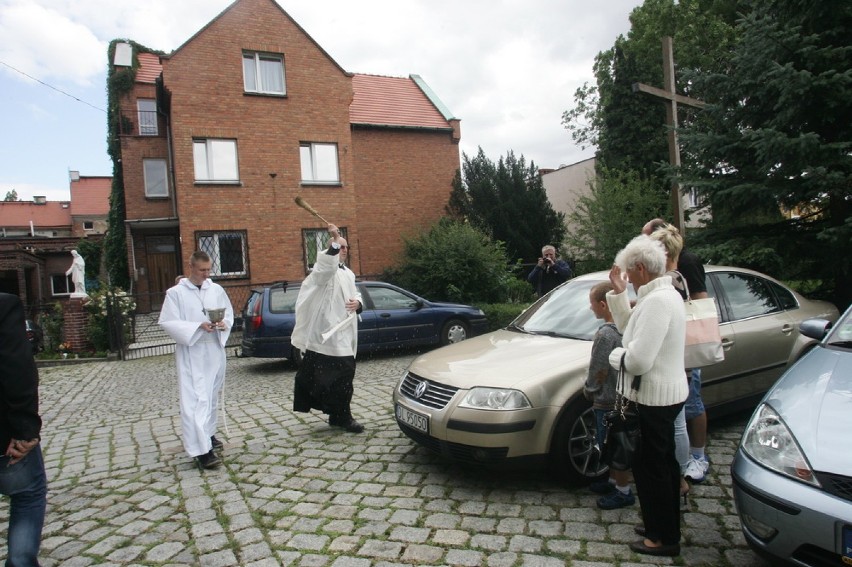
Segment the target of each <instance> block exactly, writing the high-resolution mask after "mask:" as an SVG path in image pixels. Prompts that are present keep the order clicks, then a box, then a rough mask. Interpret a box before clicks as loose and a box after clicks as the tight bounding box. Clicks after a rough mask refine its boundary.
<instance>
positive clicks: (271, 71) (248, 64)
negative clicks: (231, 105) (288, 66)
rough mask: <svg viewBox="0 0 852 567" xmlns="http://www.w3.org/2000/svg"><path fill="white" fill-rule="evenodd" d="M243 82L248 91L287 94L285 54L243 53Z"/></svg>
mask: <svg viewBox="0 0 852 567" xmlns="http://www.w3.org/2000/svg"><path fill="white" fill-rule="evenodd" d="M243 83H244V85H245V91H246V92H247V93H258V94H270V95H285V94H287V88H286V85H285V83H284V56H283V55H276V54H272V53H256V52H245V53H243Z"/></svg>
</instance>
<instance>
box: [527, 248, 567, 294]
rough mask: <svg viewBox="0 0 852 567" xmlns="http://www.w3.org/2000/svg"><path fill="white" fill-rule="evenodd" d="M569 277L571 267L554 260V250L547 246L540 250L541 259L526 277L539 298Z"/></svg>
mask: <svg viewBox="0 0 852 567" xmlns="http://www.w3.org/2000/svg"><path fill="white" fill-rule="evenodd" d="M570 277H571V267H570V266H568V263H567V262H565V261H564V260H557V259H556V248H554V247H553V246H551V245H550V244H547V245H545V246H543V247H542V249H541V258H539V259H538V263H537V264H536V265H535V267H534V268H533V269H532V271H531V272H530V275H529V276H527V281H528V282H530V283H531V284H532V285H533V287H534V288H535V292H536V294H538V296H539V297H541V296H542V295H544V294H545V293H547V292H549V291H550V290H551V289H553V288H555V287H556V286H558V285H559V284H561V283H562V282H564V281H567V280H568V278H570Z"/></svg>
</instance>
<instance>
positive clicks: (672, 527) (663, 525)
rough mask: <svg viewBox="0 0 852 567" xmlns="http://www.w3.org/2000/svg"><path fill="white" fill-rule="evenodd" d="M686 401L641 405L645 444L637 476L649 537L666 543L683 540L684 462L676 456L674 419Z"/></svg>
mask: <svg viewBox="0 0 852 567" xmlns="http://www.w3.org/2000/svg"><path fill="white" fill-rule="evenodd" d="M682 407H683V403H680V404H675V405H673V406H644V405H639V429H640V430H641V432H642V445H641V447H640V450H639V455H638V459H637V460H636V462H634V465H633V480H635V481H636V492H637V493H638V495H639V504H640V506H641V509H642V519H643V521H644V522H645V537H646V538H648V539H649V540H651V541H660V542H662V543H663V544H664V545H671V544H675V543H680V465H679V464H678V462H677V459H676V458H675V441H674V422H675V418H676V417H677V414H678V413H680V409H681V408H682Z"/></svg>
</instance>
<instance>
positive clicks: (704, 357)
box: [678, 272, 725, 368]
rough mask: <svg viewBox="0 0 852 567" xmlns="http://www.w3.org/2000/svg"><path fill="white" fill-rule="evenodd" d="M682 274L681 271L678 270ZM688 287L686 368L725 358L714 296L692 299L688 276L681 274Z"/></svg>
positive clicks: (712, 362)
mask: <svg viewBox="0 0 852 567" xmlns="http://www.w3.org/2000/svg"><path fill="white" fill-rule="evenodd" d="M678 275H680V272H678ZM681 279H682V281H683V285H684V288H685V289H686V297H687V299H686V301H685V302H684V304H683V306H684V308H685V309H686V348H685V350H684V352H683V361H684V367H685V368H701V367H703V366H710V365H711V364H716V363H717V362H722V361H723V360H725V351H724V350H723V349H722V335H721V334H720V333H719V312H718V311H717V309H716V300H715V299H713V298H712V297H705V298H702V299H692V295H690V293H689V286H688V285H686V278H684V277H683V276H682V275H681Z"/></svg>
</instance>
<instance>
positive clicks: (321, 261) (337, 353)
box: [290, 224, 364, 433]
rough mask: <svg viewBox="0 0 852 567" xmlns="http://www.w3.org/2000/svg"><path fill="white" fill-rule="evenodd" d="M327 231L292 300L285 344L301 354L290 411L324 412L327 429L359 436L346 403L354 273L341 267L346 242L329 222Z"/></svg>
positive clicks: (353, 344)
mask: <svg viewBox="0 0 852 567" xmlns="http://www.w3.org/2000/svg"><path fill="white" fill-rule="evenodd" d="M328 232H329V234H330V235H331V241H330V242H329V246H328V248H327V249H326V250H323V251H320V252H319V253H318V254H317V261H316V263H315V264H314V269H313V271H312V272H311V273H310V274H309V275H308V277H307V278H305V281H303V282H302V286H301V287H300V288H299V297H298V299H297V300H296V325H295V327H294V328H293V334H292V335H291V337H290V341H291V343H292V345H293V346H294V347H296V348H298V349H299V351H301V352H302V353H303V355H302V364H301V366H300V367H299V370H298V372H296V381H295V385H294V387H293V410H294V411H298V412H310V411H311V410H312V409H317V410H320V411H322V412H323V413H325V414H328V423H329V425H331V426H334V427H340V428H343V429H345V430H346V431H349V432H352V433H361V432H362V431H364V426H363V425H361V424H360V423H358V422H357V421H355V418H353V417H352V411H351V407H350V404H351V401H352V393H353V384H352V382H353V380H354V378H355V354H356V353H357V352H358V315H357V314H358V313H360V312H361V310H362V299H361V294H360V293H359V292H358V288H357V287H356V286H355V274H353V273H352V270H350V269H349V268H347V267H346V264H345V262H346V259H347V258H348V255H349V245H348V244H347V242H346V239H345V238H343V237H342V236H341V235H340V230H338V228H337V227H336V226H335V225H333V224H329V225H328Z"/></svg>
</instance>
